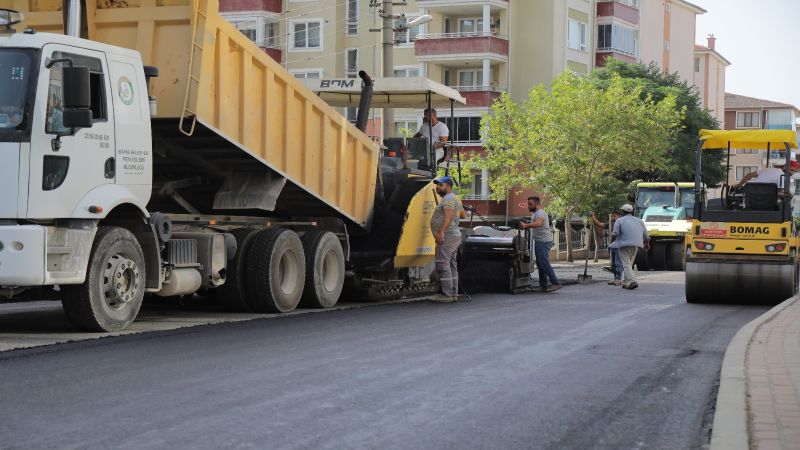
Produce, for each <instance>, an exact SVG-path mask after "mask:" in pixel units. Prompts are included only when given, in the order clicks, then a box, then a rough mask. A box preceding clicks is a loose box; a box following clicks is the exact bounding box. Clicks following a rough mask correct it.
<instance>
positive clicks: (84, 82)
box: [61, 66, 92, 128]
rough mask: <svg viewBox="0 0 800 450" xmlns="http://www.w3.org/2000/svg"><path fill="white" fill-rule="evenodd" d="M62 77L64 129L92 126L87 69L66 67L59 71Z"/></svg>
mask: <svg viewBox="0 0 800 450" xmlns="http://www.w3.org/2000/svg"><path fill="white" fill-rule="evenodd" d="M61 70H62V71H63V77H64V87H63V90H64V127H66V128H89V127H91V126H92V110H91V109H89V108H91V105H92V95H91V82H90V81H89V68H88V67H85V66H72V67H70V66H67V67H63V68H62V69H61Z"/></svg>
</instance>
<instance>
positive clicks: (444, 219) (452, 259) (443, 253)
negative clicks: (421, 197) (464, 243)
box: [431, 176, 466, 303]
mask: <svg viewBox="0 0 800 450" xmlns="http://www.w3.org/2000/svg"><path fill="white" fill-rule="evenodd" d="M433 182H434V183H435V184H436V193H437V194H438V195H439V196H440V197H442V199H441V201H440V202H439V204H438V205H436V209H435V210H434V211H433V217H431V233H433V237H434V239H436V256H435V259H434V261H435V263H436V274H437V275H438V276H439V286H440V288H441V293H440V294H439V295H437V296H435V297H433V298H431V301H434V302H438V303H450V302H454V301H456V300H458V264H457V261H456V258H457V256H458V247H459V246H460V245H461V229H460V228H459V226H458V223H459V220H460V219H462V218H464V217H465V216H466V213H465V212H464V207H463V205H462V204H461V199H460V198H458V196H457V195H456V194H455V193H454V192H453V179H452V178H450V177H447V176H445V177H441V178H439V179H436V180H434V181H433Z"/></svg>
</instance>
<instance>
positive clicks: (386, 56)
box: [381, 0, 394, 139]
mask: <svg viewBox="0 0 800 450" xmlns="http://www.w3.org/2000/svg"><path fill="white" fill-rule="evenodd" d="M381 17H382V18H383V27H382V28H383V30H382V31H383V33H382V36H383V42H382V44H383V45H382V46H383V78H386V77H390V76H392V75H394V4H393V3H392V0H384V1H383V13H382V14H381ZM393 128H394V109H393V108H383V138H384V139H386V138H387V137H389V136H391V135H392V134H393V133H394V130H393Z"/></svg>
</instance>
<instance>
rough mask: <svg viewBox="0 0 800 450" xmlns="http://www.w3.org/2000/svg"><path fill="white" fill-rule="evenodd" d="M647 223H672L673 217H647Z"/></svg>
mask: <svg viewBox="0 0 800 450" xmlns="http://www.w3.org/2000/svg"><path fill="white" fill-rule="evenodd" d="M644 221H645V222H672V216H647V218H646V219H644Z"/></svg>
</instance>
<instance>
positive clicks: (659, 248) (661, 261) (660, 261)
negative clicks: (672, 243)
mask: <svg viewBox="0 0 800 450" xmlns="http://www.w3.org/2000/svg"><path fill="white" fill-rule="evenodd" d="M650 252H651V253H652V258H653V259H652V265H651V268H652V269H653V270H664V269H666V268H667V246H666V244H663V243H660V242H656V243H655V244H653V246H652V248H650Z"/></svg>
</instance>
